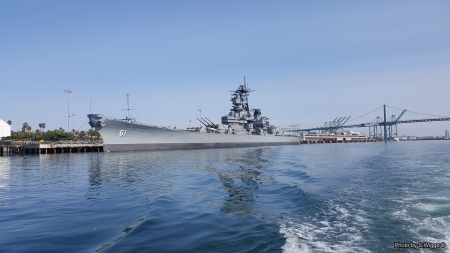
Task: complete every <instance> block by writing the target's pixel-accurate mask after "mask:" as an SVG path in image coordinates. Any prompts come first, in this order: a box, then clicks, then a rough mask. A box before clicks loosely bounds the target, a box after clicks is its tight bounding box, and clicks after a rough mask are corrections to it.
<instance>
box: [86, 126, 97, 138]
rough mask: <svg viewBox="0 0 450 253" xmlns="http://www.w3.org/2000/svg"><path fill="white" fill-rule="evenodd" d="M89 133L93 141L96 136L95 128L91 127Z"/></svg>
mask: <svg viewBox="0 0 450 253" xmlns="http://www.w3.org/2000/svg"><path fill="white" fill-rule="evenodd" d="M87 134H88V135H89V136H90V137H91V141H92V137H94V136H96V131H95V130H94V129H92V128H91V129H89V130H88V132H87Z"/></svg>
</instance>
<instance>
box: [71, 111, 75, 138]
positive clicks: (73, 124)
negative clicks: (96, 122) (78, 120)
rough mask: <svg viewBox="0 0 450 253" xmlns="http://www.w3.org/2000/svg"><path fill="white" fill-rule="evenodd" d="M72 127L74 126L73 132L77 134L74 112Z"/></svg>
mask: <svg viewBox="0 0 450 253" xmlns="http://www.w3.org/2000/svg"><path fill="white" fill-rule="evenodd" d="M72 127H73V134H75V114H72Z"/></svg>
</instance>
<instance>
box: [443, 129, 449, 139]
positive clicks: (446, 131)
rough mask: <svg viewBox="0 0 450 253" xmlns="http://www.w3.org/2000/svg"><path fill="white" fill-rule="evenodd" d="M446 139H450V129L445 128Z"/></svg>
mask: <svg viewBox="0 0 450 253" xmlns="http://www.w3.org/2000/svg"><path fill="white" fill-rule="evenodd" d="M444 139H446V140H450V135H449V133H448V130H445V137H444Z"/></svg>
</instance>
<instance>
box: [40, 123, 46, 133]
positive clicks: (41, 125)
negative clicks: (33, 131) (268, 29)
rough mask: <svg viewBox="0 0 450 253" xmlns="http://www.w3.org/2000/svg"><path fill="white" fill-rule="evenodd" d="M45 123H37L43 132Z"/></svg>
mask: <svg viewBox="0 0 450 253" xmlns="http://www.w3.org/2000/svg"><path fill="white" fill-rule="evenodd" d="M44 128H45V123H39V129H42V132H44Z"/></svg>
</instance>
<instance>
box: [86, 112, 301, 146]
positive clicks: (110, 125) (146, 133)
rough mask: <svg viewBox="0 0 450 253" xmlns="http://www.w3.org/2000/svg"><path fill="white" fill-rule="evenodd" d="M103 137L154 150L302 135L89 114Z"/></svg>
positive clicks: (279, 141) (266, 142) (262, 142)
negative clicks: (197, 128) (181, 126)
mask: <svg viewBox="0 0 450 253" xmlns="http://www.w3.org/2000/svg"><path fill="white" fill-rule="evenodd" d="M88 117H89V118H90V124H91V126H94V127H95V128H96V129H97V130H98V131H99V133H100V135H101V136H102V138H103V150H104V151H105V152H108V151H125V150H152V149H195V148H226V147H253V146H272V145H289V144H298V143H299V142H300V137H297V136H282V135H275V134H266V135H255V134H220V133H201V132H192V131H187V130H175V129H168V128H161V127H156V126H148V125H141V124H135V123H130V122H126V121H120V120H111V119H107V118H105V117H104V116H103V115H102V114H89V115H88Z"/></svg>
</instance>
